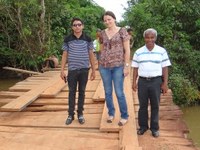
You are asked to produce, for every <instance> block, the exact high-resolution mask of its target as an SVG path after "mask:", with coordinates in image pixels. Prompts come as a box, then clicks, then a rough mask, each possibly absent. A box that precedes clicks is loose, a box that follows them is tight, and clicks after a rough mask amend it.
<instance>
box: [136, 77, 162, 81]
mask: <svg viewBox="0 0 200 150" xmlns="http://www.w3.org/2000/svg"><path fill="white" fill-rule="evenodd" d="M139 78H140V79H144V80H148V81H150V80H153V79H158V78H161V76H155V77H141V76H139Z"/></svg>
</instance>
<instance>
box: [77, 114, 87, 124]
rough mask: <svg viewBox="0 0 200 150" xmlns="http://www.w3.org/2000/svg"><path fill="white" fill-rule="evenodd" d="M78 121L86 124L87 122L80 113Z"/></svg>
mask: <svg viewBox="0 0 200 150" xmlns="http://www.w3.org/2000/svg"><path fill="white" fill-rule="evenodd" d="M78 122H79V123H80V124H84V123H85V119H84V117H83V115H78Z"/></svg>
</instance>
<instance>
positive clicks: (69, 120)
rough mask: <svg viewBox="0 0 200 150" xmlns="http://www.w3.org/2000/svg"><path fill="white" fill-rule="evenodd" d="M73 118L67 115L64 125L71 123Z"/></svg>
mask: <svg viewBox="0 0 200 150" xmlns="http://www.w3.org/2000/svg"><path fill="white" fill-rule="evenodd" d="M73 120H74V117H73V116H70V115H69V116H68V117H67V120H66V122H65V124H66V125H69V124H71V123H72V121H73Z"/></svg>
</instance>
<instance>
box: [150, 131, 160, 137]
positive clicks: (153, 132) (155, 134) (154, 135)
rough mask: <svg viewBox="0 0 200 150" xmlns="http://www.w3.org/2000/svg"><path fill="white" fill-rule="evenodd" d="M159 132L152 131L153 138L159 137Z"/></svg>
mask: <svg viewBox="0 0 200 150" xmlns="http://www.w3.org/2000/svg"><path fill="white" fill-rule="evenodd" d="M159 135H160V134H159V131H152V136H153V137H159Z"/></svg>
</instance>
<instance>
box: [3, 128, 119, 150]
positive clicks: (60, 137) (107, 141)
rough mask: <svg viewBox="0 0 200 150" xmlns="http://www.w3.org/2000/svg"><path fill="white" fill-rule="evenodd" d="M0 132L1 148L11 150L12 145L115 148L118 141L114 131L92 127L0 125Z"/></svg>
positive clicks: (53, 149) (23, 148) (57, 149)
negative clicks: (72, 128)
mask: <svg viewBox="0 0 200 150" xmlns="http://www.w3.org/2000/svg"><path fill="white" fill-rule="evenodd" d="M0 132H1V134H0V141H1V142H0V144H1V150H2V148H5V150H13V146H17V147H15V148H14V149H15V150H27V149H28V150H81V149H88V150H96V149H102V150H104V149H105V150H106V149H107V150H108V149H113V150H116V149H118V141H119V140H118V134H116V133H110V134H107V133H100V132H98V130H93V129H90V130H87V131H86V130H80V129H77V130H70V129H67V130H63V129H60V128H56V129H51V128H19V127H18V128H14V127H1V129H0ZM69 135H70V136H69ZM78 137H81V138H78ZM74 139H75V140H74ZM50 141H51V142H50Z"/></svg>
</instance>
